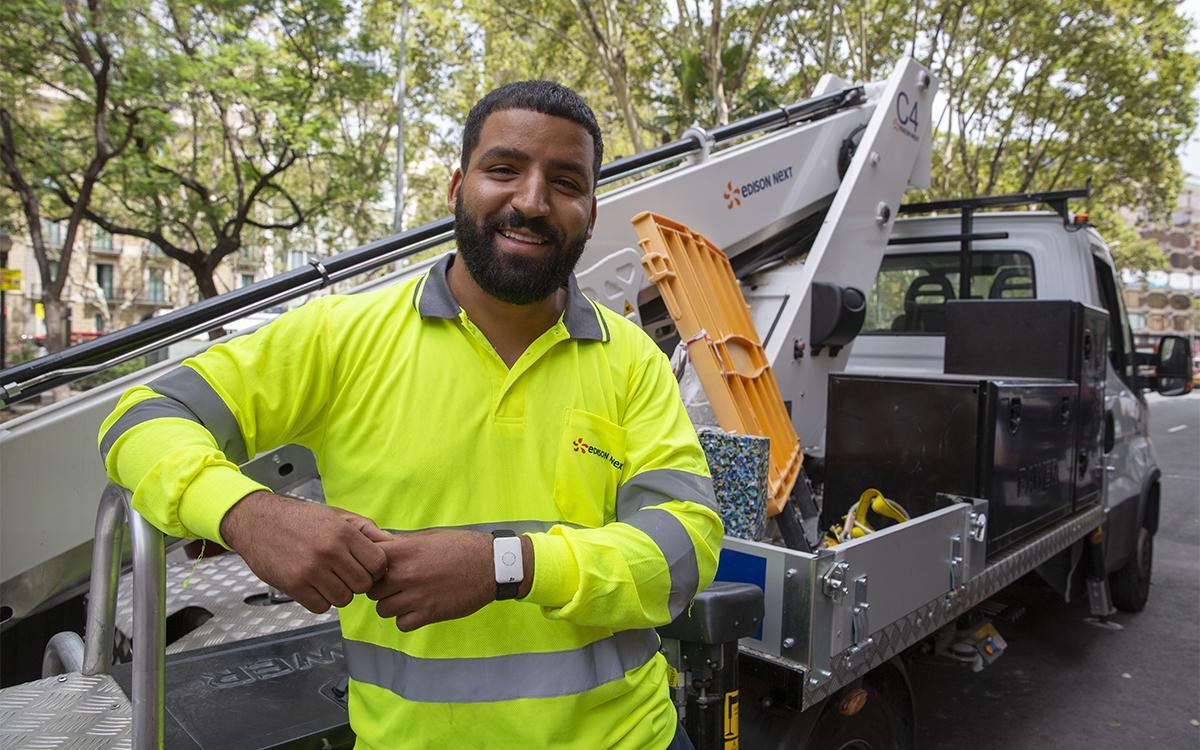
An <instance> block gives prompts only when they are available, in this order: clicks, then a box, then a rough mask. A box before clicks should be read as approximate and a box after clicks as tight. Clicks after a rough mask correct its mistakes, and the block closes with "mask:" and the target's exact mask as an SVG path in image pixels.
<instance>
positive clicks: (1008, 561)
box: [804, 506, 1104, 708]
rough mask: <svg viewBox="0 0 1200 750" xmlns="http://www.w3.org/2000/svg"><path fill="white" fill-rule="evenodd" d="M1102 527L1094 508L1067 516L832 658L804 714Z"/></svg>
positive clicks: (815, 679) (815, 681) (814, 680)
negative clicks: (869, 640)
mask: <svg viewBox="0 0 1200 750" xmlns="http://www.w3.org/2000/svg"><path fill="white" fill-rule="evenodd" d="M1102 523H1104V510H1103V509H1102V508H1100V507H1098V506H1097V507H1093V508H1090V509H1088V510H1085V511H1083V512H1081V513H1079V514H1077V515H1075V516H1072V517H1071V518H1068V519H1066V520H1065V521H1063V522H1062V523H1060V524H1059V525H1058V526H1055V527H1053V528H1052V529H1050V530H1049V531H1047V532H1044V533H1043V534H1041V535H1039V536H1037V537H1035V538H1033V539H1030V540H1027V541H1025V542H1023V543H1021V544H1018V545H1016V546H1014V547H1012V548H1011V549H1009V550H1007V551H1005V552H1004V553H1003V554H1001V555H998V556H997V557H996V558H994V559H993V560H991V561H990V562H989V563H988V564H987V567H986V568H984V569H983V571H982V572H981V573H980V574H979V575H977V576H975V577H974V578H972V579H971V580H969V581H967V582H966V583H964V584H963V585H961V586H959V587H958V588H957V589H955V590H953V591H951V592H949V593H947V594H946V595H945V596H941V597H938V598H937V599H934V600H933V601H931V602H928V603H926V604H925V605H923V606H921V607H918V608H917V609H915V610H914V611H912V612H910V613H909V614H908V615H906V616H905V617H902V618H900V619H899V620H897V621H896V622H893V623H891V624H890V625H888V626H886V627H884V628H882V629H881V630H878V631H876V632H874V633H872V634H871V638H872V641H873V642H872V643H871V645H869V646H867V647H866V648H865V649H863V650H862V651H861V652H859V653H857V654H855V655H854V656H853V657H851V655H850V654H849V653H847V652H845V651H844V652H842V653H841V654H837V655H835V656H834V657H833V658H832V659H831V663H830V664H829V665H828V666H827V667H826V670H827V671H828V674H827V675H825V676H822V675H820V674H818V673H810V675H809V679H808V680H807V681H806V682H805V685H804V708H808V707H810V706H814V705H816V704H817V703H819V702H821V701H822V700H824V699H825V698H827V697H829V696H830V695H832V694H833V693H834V692H836V691H837V690H838V689H839V688H841V687H842V686H844V685H847V684H849V683H850V682H853V681H854V680H856V679H858V678H859V677H862V676H863V675H864V674H866V673H867V672H870V671H871V670H872V669H874V668H875V667H878V666H879V665H881V664H883V663H884V662H886V661H887V660H888V659H891V658H892V657H893V656H895V655H896V654H899V653H900V652H901V651H903V650H904V649H906V648H908V647H909V646H912V645H913V644H915V643H917V642H919V641H921V640H922V639H924V638H926V637H928V636H930V635H932V634H933V633H934V632H935V631H937V630H938V629H939V628H941V627H942V626H943V625H945V624H946V623H949V622H951V621H953V620H954V619H955V618H957V617H959V616H960V615H962V614H963V613H964V612H966V611H967V610H969V609H971V608H972V607H974V606H975V605H977V604H979V603H980V602H982V601H984V600H985V599H987V598H988V597H989V596H991V595H992V594H995V593H996V592H997V591H999V590H1000V589H1002V588H1004V587H1005V586H1008V585H1009V584H1010V583H1012V582H1013V581H1015V580H1017V579H1018V578H1020V577H1021V576H1023V575H1025V574H1026V573H1028V572H1029V571H1031V570H1033V569H1034V568H1036V567H1037V566H1038V565H1041V564H1042V563H1044V562H1046V561H1047V560H1049V559H1050V558H1051V557H1053V556H1054V555H1055V554H1057V553H1058V552H1060V551H1061V550H1063V549H1066V548H1067V547H1068V546H1070V545H1071V544H1073V543H1074V542H1076V541H1078V540H1079V539H1082V538H1083V537H1085V536H1087V534H1088V533H1089V532H1091V531H1092V530H1093V529H1095V528H1096V527H1097V526H1099V525H1100V524H1102ZM817 666H818V668H820V667H819V665H817Z"/></svg>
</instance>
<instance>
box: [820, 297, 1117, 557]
mask: <svg viewBox="0 0 1200 750" xmlns="http://www.w3.org/2000/svg"><path fill="white" fill-rule="evenodd" d="M1107 352H1108V315H1107V313H1105V312H1104V311H1103V310H1099V309H1097V308H1094V307H1089V306H1087V305H1083V304H1081V303H1078V302H1071V301H1068V300H967V301H959V302H952V303H947V305H946V354H945V369H946V373H947V374H946V375H930V376H913V377H895V376H881V375H849V374H836V375H832V376H830V379H829V420H828V428H827V429H828V435H827V440H826V467H827V471H826V476H827V478H826V483H825V499H824V503H823V506H822V514H821V524H822V527H823V528H829V526H830V525H831V524H834V523H840V522H841V517H842V515H844V514H845V513H846V511H847V509H848V508H849V507H850V505H851V504H852V503H853V502H854V501H855V500H856V499H858V496H859V495H860V494H861V493H862V492H863V490H865V489H867V488H869V487H874V488H875V489H878V490H880V491H881V492H883V493H884V495H885V496H887V497H889V498H891V499H893V500H896V501H897V502H899V503H900V504H901V505H904V506H905V508H906V509H907V510H908V511H909V513H910V514H912V515H914V516H915V515H920V514H923V513H928V512H930V511H933V510H936V509H937V507H938V501H937V499H936V498H937V494H938V493H951V494H962V495H969V496H972V497H981V498H986V499H987V500H988V501H989V519H988V527H989V528H988V554H989V555H991V554H994V553H995V552H998V551H1000V550H1002V549H1004V548H1006V547H1008V546H1011V545H1012V544H1014V543H1016V542H1018V541H1020V540H1022V539H1023V538H1025V537H1026V536H1028V535H1029V534H1031V533H1033V532H1035V531H1037V530H1038V529H1040V528H1042V527H1044V526H1046V525H1048V524H1050V523H1053V522H1054V521H1055V520H1057V519H1059V518H1062V517H1064V516H1066V515H1069V514H1070V513H1072V512H1073V511H1077V510H1080V509H1081V508H1083V507H1085V506H1087V505H1089V504H1093V503H1096V502H1099V499H1100V493H1101V490H1102V489H1103V482H1104V460H1103V435H1104V386H1105V376H1106V371H1107Z"/></svg>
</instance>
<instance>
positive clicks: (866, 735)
mask: <svg viewBox="0 0 1200 750" xmlns="http://www.w3.org/2000/svg"><path fill="white" fill-rule="evenodd" d="M887 668H888V667H887V666H885V667H882V668H879V669H880V671H882V670H885V669H887ZM872 677H876V675H875V674H871V675H868V676H867V678H866V679H865V680H864V681H863V682H862V684H861V685H860V686H859V688H843V689H842V690H840V691H838V692H837V693H835V694H834V695H833V697H831V698H830V699H829V700H828V701H827V702H826V704H825V706H824V708H823V709H822V710H821V717H820V718H819V719H818V720H817V724H816V726H815V727H814V728H813V731H812V734H811V735H810V737H809V741H808V742H807V743H806V744H805V745H804V749H805V750H913V747H914V732H913V728H914V726H913V724H914V717H913V704H912V695H911V693H910V692H908V690H909V688H908V686H907V680H905V681H904V682H903V683H897V682H895V681H894V680H891V679H887V678H888V677H890V675H887V676H885V679H884V680H879V679H875V680H872V679H871V678H872ZM852 689H862V690H865V691H866V692H867V701H866V703H865V704H864V705H863V707H862V710H860V711H859V712H858V713H856V714H855V715H854V716H849V717H847V716H842V715H841V714H840V713H839V711H838V705H839V704H840V703H841V699H842V697H843V696H844V695H845V694H846V693H847V692H848V691H850V690H852Z"/></svg>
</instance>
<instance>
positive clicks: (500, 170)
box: [488, 166, 517, 175]
mask: <svg viewBox="0 0 1200 750" xmlns="http://www.w3.org/2000/svg"><path fill="white" fill-rule="evenodd" d="M488 173H489V174H499V175H510V174H516V173H517V171H516V170H515V169H513V168H512V167H505V166H498V167H489V168H488Z"/></svg>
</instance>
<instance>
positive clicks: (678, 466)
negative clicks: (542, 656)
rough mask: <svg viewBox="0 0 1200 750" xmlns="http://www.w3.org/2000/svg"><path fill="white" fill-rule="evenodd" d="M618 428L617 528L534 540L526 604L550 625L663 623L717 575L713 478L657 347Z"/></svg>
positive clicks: (560, 532) (561, 529)
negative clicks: (623, 462) (621, 460)
mask: <svg viewBox="0 0 1200 750" xmlns="http://www.w3.org/2000/svg"><path fill="white" fill-rule="evenodd" d="M621 426H622V427H624V428H625V430H626V431H627V434H628V442H627V444H626V452H627V456H628V459H627V466H626V467H625V471H624V472H623V475H622V476H623V482H622V484H621V486H620V487H619V488H618V490H617V498H616V521H615V522H613V523H609V524H606V525H604V526H602V527H600V528H595V529H580V528H572V527H570V526H566V525H560V526H555V527H554V528H552V529H550V530H549V531H548V532H546V533H537V534H530V538H531V541H532V542H533V548H534V565H535V569H534V578H533V585H532V587H531V589H530V592H529V595H528V596H527V597H526V601H528V602H531V603H533V604H537V605H540V606H541V607H542V608H543V611H544V614H545V616H546V617H549V618H551V619H564V620H567V621H570V622H573V623H575V624H578V625H595V626H602V627H608V628H612V629H615V630H623V629H631V628H640V627H652V626H657V625H662V624H665V623H667V622H670V621H671V620H672V619H674V618H675V617H677V616H678V615H679V614H680V613H681V612H682V611H683V610H684V608H685V607H687V605H688V603H689V602H690V601H691V599H692V597H694V596H695V595H696V593H697V592H699V591H701V590H703V589H704V588H705V587H706V586H708V584H709V583H711V582H712V579H713V576H714V575H715V574H716V569H717V561H718V556H719V554H720V545H721V536H722V533H723V530H722V526H721V520H720V517H719V516H718V515H717V512H716V502H715V499H714V495H713V489H712V479H711V477H710V475H709V472H708V466H707V463H706V461H705V458H704V453H703V450H702V449H701V448H700V444H699V441H698V440H697V438H696V433H695V430H694V428H693V427H692V424H691V422H690V421H689V420H688V418H687V414H686V412H685V411H684V408H683V402H682V401H681V400H680V397H679V391H678V386H677V385H676V382H675V379H674V377H673V376H672V374H671V370H670V367H669V365H668V362H667V358H666V356H665V355H663V354H662V353H661V352H659V351H657V349H655V350H654V351H653V353H652V354H651V355H650V356H648V357H647V358H646V359H645V360H644V361H643V362H642V365H641V367H640V368H639V369H638V371H637V372H636V373H635V374H634V376H633V382H632V383H631V388H630V396H629V401H628V404H627V406H626V410H625V415H624V418H623V420H622V425H621Z"/></svg>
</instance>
